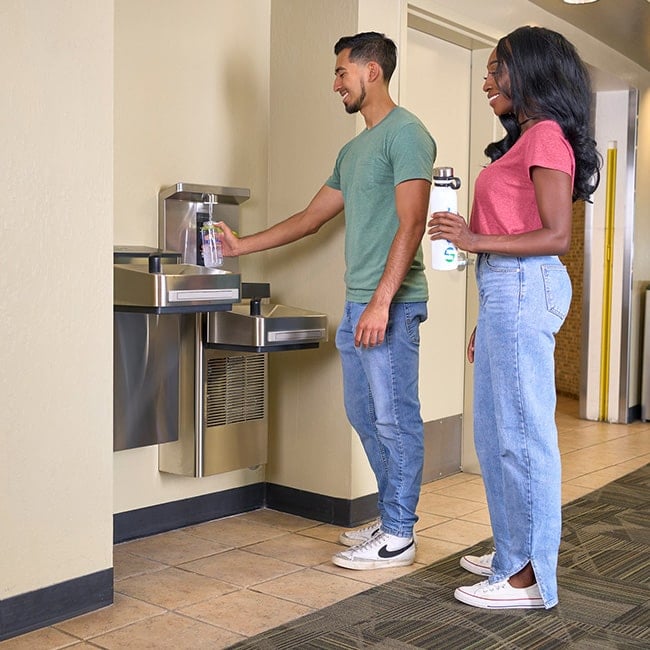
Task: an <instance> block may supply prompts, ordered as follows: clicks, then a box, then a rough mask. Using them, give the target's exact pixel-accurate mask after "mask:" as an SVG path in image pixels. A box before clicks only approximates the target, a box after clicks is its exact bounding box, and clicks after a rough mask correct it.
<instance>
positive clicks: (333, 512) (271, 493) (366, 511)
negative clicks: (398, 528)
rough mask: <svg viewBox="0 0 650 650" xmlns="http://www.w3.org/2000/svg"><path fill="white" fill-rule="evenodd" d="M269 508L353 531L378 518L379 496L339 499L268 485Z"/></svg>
mask: <svg viewBox="0 0 650 650" xmlns="http://www.w3.org/2000/svg"><path fill="white" fill-rule="evenodd" d="M266 507H267V508H271V509H273V510H279V511H280V512H288V513H289V514H292V515H298V516H299V517H306V518H307V519H314V520H315V521H322V522H323V523H326V524H334V525H335V526H347V527H351V526H358V525H359V524H362V523H364V522H366V521H368V520H370V519H373V518H375V517H376V516H377V494H376V493H375V494H368V495H366V496H363V497H359V498H358V499H340V498H337V497H329V496H326V495H324V494H315V493H314V492H305V491H304V490H297V489H295V488H290V487H285V486H284V485H275V484H274V483H267V484H266Z"/></svg>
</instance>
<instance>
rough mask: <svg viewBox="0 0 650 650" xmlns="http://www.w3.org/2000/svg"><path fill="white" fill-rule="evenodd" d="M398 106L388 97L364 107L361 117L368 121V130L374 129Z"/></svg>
mask: <svg viewBox="0 0 650 650" xmlns="http://www.w3.org/2000/svg"><path fill="white" fill-rule="evenodd" d="M396 106H397V104H396V103H395V102H394V101H393V100H392V99H391V98H390V97H389V96H388V95H386V96H385V97H382V98H381V99H378V100H376V101H374V102H371V103H369V104H368V105H367V106H364V107H363V108H362V109H361V115H363V119H364V120H365V121H366V128H367V129H372V128H373V127H374V126H377V124H379V122H381V121H382V120H383V119H384V118H385V117H386V115H388V113H390V112H391V111H392V110H393V109H394V108H395V107H396Z"/></svg>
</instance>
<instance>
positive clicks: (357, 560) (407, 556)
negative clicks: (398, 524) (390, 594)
mask: <svg viewBox="0 0 650 650" xmlns="http://www.w3.org/2000/svg"><path fill="white" fill-rule="evenodd" d="M414 561H415V540H414V539H413V537H410V538H405V537H396V536H395V535H389V534H388V533H383V532H381V531H380V532H379V533H377V534H376V535H374V536H373V537H371V538H370V539H369V540H368V541H367V542H364V543H363V544H359V545H358V546H353V547H352V548H349V549H347V550H346V551H341V552H340V553H337V554H336V555H334V556H333V557H332V562H334V564H336V565H337V566H341V567H344V568H345V569H358V570H361V571H364V570H367V569H387V568H389V567H397V566H409V565H411V564H413V562H414Z"/></svg>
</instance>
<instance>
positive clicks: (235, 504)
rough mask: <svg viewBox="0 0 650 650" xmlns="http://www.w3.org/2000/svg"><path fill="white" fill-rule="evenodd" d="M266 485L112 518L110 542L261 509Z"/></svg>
mask: <svg viewBox="0 0 650 650" xmlns="http://www.w3.org/2000/svg"><path fill="white" fill-rule="evenodd" d="M265 487H266V484H265V483H255V484H253V485H244V486H242V487H239V488H233V489H231V490H225V491H223V492H213V493H212V494H203V495H201V496H198V497H191V498H189V499H181V500H180V501H172V502H170V503H161V504H160V505H156V506H150V507H148V508H138V509H137V510H129V511H128V512H119V513H117V514H115V515H113V543H115V544H118V543H119V542H126V541H127V540H129V539H136V538H139V537H147V536H149V535H156V534H157V533H164V532H166V531H168V530H175V529H176V528H184V527H185V526H193V525H195V524H201V523H203V522H204V521H211V520H212V519H221V518H222V517H229V516H230V515H238V514H240V513H242V512H248V511H250V510H257V509H258V508H262V507H264V493H265Z"/></svg>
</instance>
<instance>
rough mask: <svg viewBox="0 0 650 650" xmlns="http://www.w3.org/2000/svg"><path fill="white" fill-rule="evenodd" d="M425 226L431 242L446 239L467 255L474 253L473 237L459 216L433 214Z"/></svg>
mask: <svg viewBox="0 0 650 650" xmlns="http://www.w3.org/2000/svg"><path fill="white" fill-rule="evenodd" d="M427 226H428V228H429V229H428V230H427V232H428V234H429V235H430V237H431V239H432V240H436V239H446V240H448V241H450V242H451V243H452V244H455V245H456V246H457V247H458V248H460V249H462V250H464V251H467V252H468V253H474V252H476V251H474V250H473V248H472V246H473V242H474V238H475V235H474V233H473V232H472V231H471V230H470V229H469V228H468V227H467V223H466V222H465V219H464V218H463V217H462V216H461V215H460V214H455V213H454V212H434V213H433V214H432V215H431V218H430V219H429V223H428V224H427Z"/></svg>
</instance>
